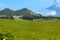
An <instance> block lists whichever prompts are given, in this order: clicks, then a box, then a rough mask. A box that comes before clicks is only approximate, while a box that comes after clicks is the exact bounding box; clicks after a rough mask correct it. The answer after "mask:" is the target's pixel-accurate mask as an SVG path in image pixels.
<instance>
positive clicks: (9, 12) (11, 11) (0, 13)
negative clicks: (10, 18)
mask: <svg viewBox="0 0 60 40" xmlns="http://www.w3.org/2000/svg"><path fill="white" fill-rule="evenodd" d="M0 15H14V11H13V10H11V9H9V8H5V9H3V10H1V11H0Z"/></svg>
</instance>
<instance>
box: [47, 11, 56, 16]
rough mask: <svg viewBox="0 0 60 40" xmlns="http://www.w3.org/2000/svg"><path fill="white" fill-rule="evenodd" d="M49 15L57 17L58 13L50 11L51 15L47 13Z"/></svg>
mask: <svg viewBox="0 0 60 40" xmlns="http://www.w3.org/2000/svg"><path fill="white" fill-rule="evenodd" d="M47 15H50V16H55V15H56V11H50V12H49V13H47Z"/></svg>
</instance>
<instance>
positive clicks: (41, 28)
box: [0, 19, 60, 40]
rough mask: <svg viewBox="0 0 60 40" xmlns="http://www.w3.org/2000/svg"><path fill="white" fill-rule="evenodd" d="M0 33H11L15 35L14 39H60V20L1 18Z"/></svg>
mask: <svg viewBox="0 0 60 40" xmlns="http://www.w3.org/2000/svg"><path fill="white" fill-rule="evenodd" d="M0 33H11V34H13V35H14V37H15V39H14V40H60V20H52V21H27V20H18V21H17V20H7V19H0Z"/></svg>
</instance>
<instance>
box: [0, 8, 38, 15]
mask: <svg viewBox="0 0 60 40" xmlns="http://www.w3.org/2000/svg"><path fill="white" fill-rule="evenodd" d="M0 15H17V16H20V15H37V13H34V12H32V11H31V10H29V9H27V8H23V9H20V10H16V11H13V10H11V9H9V8H5V9H3V10H1V11H0Z"/></svg>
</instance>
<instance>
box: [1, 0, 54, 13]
mask: <svg viewBox="0 0 60 40" xmlns="http://www.w3.org/2000/svg"><path fill="white" fill-rule="evenodd" d="M53 4H54V1H53V0H0V10H2V9H4V8H10V9H13V10H18V9H22V8H28V9H30V10H32V11H34V12H40V11H41V12H43V11H42V10H43V9H45V8H48V7H50V6H51V5H53Z"/></svg>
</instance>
